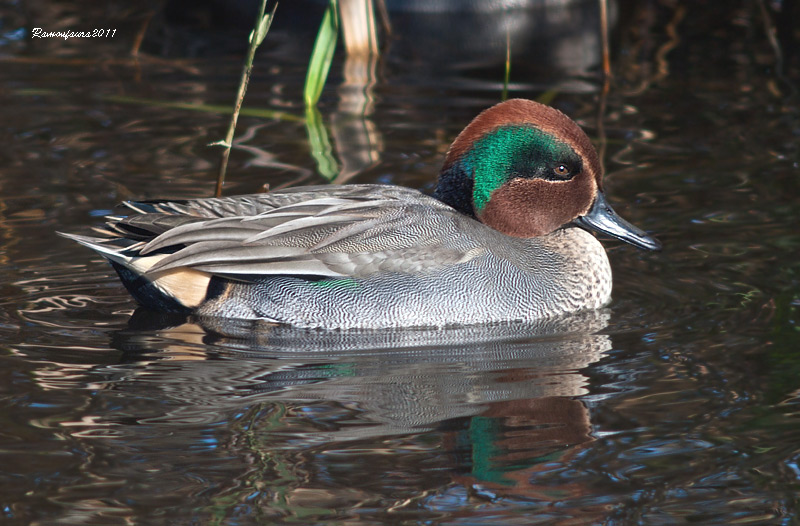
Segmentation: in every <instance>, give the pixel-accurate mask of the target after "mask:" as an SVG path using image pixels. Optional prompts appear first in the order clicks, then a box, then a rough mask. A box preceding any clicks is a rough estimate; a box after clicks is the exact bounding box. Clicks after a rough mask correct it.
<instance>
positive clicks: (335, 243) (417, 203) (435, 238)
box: [109, 185, 484, 280]
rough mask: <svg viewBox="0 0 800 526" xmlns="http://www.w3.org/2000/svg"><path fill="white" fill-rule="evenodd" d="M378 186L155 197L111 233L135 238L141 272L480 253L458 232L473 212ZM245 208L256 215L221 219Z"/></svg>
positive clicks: (356, 265)
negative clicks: (145, 264)
mask: <svg viewBox="0 0 800 526" xmlns="http://www.w3.org/2000/svg"><path fill="white" fill-rule="evenodd" d="M378 188H379V189H381V191H376V187H375V186H369V187H367V186H363V185H362V186H358V185H355V186H343V187H334V188H331V187H324V191H322V192H319V191H308V190H305V191H293V192H276V193H274V194H263V195H258V196H247V197H245V198H238V199H236V200H234V199H227V200H212V199H207V200H199V201H188V202H183V203H177V204H171V203H157V204H155V205H153V204H150V205H149V206H153V208H152V209H150V210H148V209H144V208H140V211H141V212H144V213H142V214H140V215H136V216H131V217H129V218H123V219H119V220H118V221H116V222H113V221H112V222H111V224H110V226H109V232H110V233H115V235H116V236H119V237H125V238H126V239H128V240H130V241H129V242H131V243H133V244H129V245H128V247H127V250H128V253H129V254H130V253H131V252H132V251H135V252H136V256H137V257H141V258H149V259H151V260H152V261H153V262H154V263H153V264H152V266H149V268H147V269H146V271H145V273H146V274H147V275H154V276H155V275H158V274H160V273H165V272H170V271H175V270H178V269H192V270H196V271H201V272H205V273H209V274H213V275H221V276H226V277H232V278H236V279H243V280H247V279H253V277H259V276H270V275H291V276H305V277H313V278H342V277H356V278H358V277H366V276H369V275H371V274H374V273H377V272H405V273H412V272H423V271H429V270H433V269H436V268H442V267H444V266H446V265H452V264H457V263H460V262H465V261H468V260H470V259H472V258H474V257H476V256H478V255H479V254H482V253H483V252H484V250H483V249H482V247H480V246H479V245H478V244H477V243H472V242H470V238H469V236H464V235H462V234H463V231H464V229H465V228H475V225H474V224H470V223H474V220H472V219H470V218H467V217H466V216H463V215H461V214H459V213H458V212H456V211H454V210H453V209H451V208H450V207H447V206H446V205H443V204H442V203H440V202H439V201H437V200H435V199H433V198H430V197H427V196H425V195H423V194H421V193H419V192H416V191H414V190H409V189H403V188H397V187H378ZM387 188H388V190H387ZM138 206H140V207H141V205H138ZM198 210H202V211H203V212H202V213H203V214H208V215H206V216H205V217H204V216H201V215H199V213H198V212H197V211H198ZM246 210H249V211H253V212H258V213H255V214H249V215H234V216H232V217H231V216H229V217H224V216H223V217H218V216H219V215H222V214H223V213H227V212H228V211H232V212H234V213H236V212H242V211H246ZM170 211H171V213H170ZM191 212H194V213H191ZM209 215H210V217H209ZM124 233H127V236H126V235H125V234H124ZM148 234H149V239H148ZM156 255H157V256H159V257H153V256H156Z"/></svg>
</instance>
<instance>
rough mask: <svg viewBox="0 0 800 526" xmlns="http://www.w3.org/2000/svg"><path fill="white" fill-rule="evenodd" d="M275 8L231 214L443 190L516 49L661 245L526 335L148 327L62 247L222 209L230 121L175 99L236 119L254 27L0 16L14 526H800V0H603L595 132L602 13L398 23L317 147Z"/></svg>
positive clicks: (156, 319)
mask: <svg viewBox="0 0 800 526" xmlns="http://www.w3.org/2000/svg"><path fill="white" fill-rule="evenodd" d="M285 4H286V5H281V6H280V7H279V9H278V13H277V17H276V21H275V25H274V27H273V30H272V31H271V33H270V34H269V36H268V37H267V41H266V43H265V49H264V50H263V51H262V52H261V53H260V54H259V56H258V59H257V62H256V68H255V73H254V78H253V80H252V81H251V84H250V88H249V92H248V95H247V99H246V103H245V105H246V107H247V108H248V109H251V110H254V109H261V110H280V111H283V112H286V113H287V114H288V115H289V117H283V118H277V119H276V118H272V117H270V116H268V115H267V116H243V117H242V118H241V120H240V123H239V128H238V134H237V137H238V138H239V143H238V145H237V148H236V149H235V150H234V152H233V156H232V160H231V166H230V171H229V174H230V175H229V179H228V183H227V186H226V188H225V194H226V195H235V194H238V193H251V192H257V191H260V189H261V188H262V185H264V184H265V183H269V184H270V185H271V187H272V188H275V187H278V186H281V185H287V184H288V185H299V184H311V183H315V184H319V183H322V182H324V181H325V178H324V177H322V176H321V175H320V174H321V173H328V174H333V173H338V174H339V176H338V179H337V180H338V181H343V180H350V181H354V182H390V183H396V184H402V185H407V186H412V187H418V188H424V189H431V188H432V187H433V185H434V181H435V176H436V173H437V171H438V169H439V166H440V163H441V160H442V157H443V154H444V151H445V150H446V148H447V146H448V144H449V143H450V141H451V140H452V139H453V138H454V137H455V135H456V134H457V133H458V131H460V129H461V128H462V127H463V126H464V125H465V124H466V123H467V122H468V121H469V120H470V119H471V117H473V116H474V115H475V114H476V113H477V112H478V111H480V110H481V109H483V108H485V107H487V106H489V105H491V104H494V103H495V102H498V101H499V100H500V94H501V90H502V78H503V65H502V63H503V60H504V56H505V34H506V28H511V29H509V33H510V34H512V36H513V42H512V58H513V60H512V68H511V83H512V84H511V95H512V96H521V97H527V98H534V99H540V100H549V101H551V103H552V104H553V105H555V106H556V107H558V108H560V109H562V110H563V111H565V112H567V113H568V114H569V115H571V116H572V117H573V118H575V119H577V120H578V121H579V122H580V123H581V124H582V125H583V126H584V127H585V129H586V130H587V132H588V133H589V135H590V136H591V137H592V138H593V139H594V140H596V141H597V144H598V146H599V147H601V148H603V150H602V152H603V159H604V162H605V165H606V170H607V177H606V187H607V190H608V194H609V195H610V198H611V200H612V202H614V203H615V207H616V209H617V211H618V212H620V214H621V215H623V216H625V217H626V218H627V219H629V220H630V221H631V222H633V223H634V224H636V225H638V226H640V227H642V228H645V229H647V230H649V231H652V232H655V233H657V235H658V237H659V238H660V239H661V240H662V241H663V243H664V245H665V249H664V251H663V252H661V253H658V254H654V253H645V252H642V251H637V250H635V249H633V248H631V247H629V246H622V245H621V244H620V243H617V242H611V241H608V242H605V244H606V246H607V248H608V251H609V255H610V258H611V260H612V266H613V268H614V279H615V281H614V294H613V296H614V300H613V302H612V304H611V305H610V306H609V308H607V309H605V310H603V311H600V312H596V313H588V314H585V315H581V316H577V317H574V318H571V319H566V320H556V321H552V322H548V323H542V324H540V325H538V326H511V327H494V328H464V329H451V330H446V331H425V330H410V331H398V332H383V333H380V334H344V333H332V334H331V333H329V334H320V333H309V332H300V331H293V330H291V329H285V328H284V329H277V330H276V329H268V328H265V327H258V326H255V327H254V326H252V325H248V324H243V323H242V324H237V323H225V324H222V323H220V324H214V323H205V324H200V323H197V320H186V319H177V320H175V319H164V318H163V317H160V316H157V315H155V314H153V313H147V312H143V311H137V312H136V313H135V314H134V310H135V309H136V305H135V303H134V302H133V301H132V300H131V299H130V298H129V297H128V295H127V293H126V292H125V290H124V289H123V288H122V286H121V285H120V284H119V282H118V280H117V279H116V277H115V276H114V275H113V272H112V271H111V269H110V268H109V267H108V266H107V265H106V264H105V263H103V262H102V261H101V260H100V259H99V258H98V257H97V256H95V255H93V254H92V253H90V252H89V251H87V250H86V249H83V248H81V247H79V246H78V245H76V244H74V243H72V242H70V241H68V240H65V239H61V238H59V237H56V235H55V231H57V230H63V231H68V232H76V231H84V229H85V228H87V227H88V226H90V225H97V224H99V223H100V221H101V219H100V218H101V216H102V215H104V214H106V213H108V212H109V211H111V210H112V209H113V207H114V206H115V204H116V203H118V202H119V201H121V200H124V199H129V198H136V199H142V198H155V197H176V198H185V197H201V196H209V195H210V194H211V193H212V192H213V187H214V177H215V176H214V173H215V171H216V166H217V162H218V156H219V152H218V151H217V150H215V149H213V148H209V147H207V146H206V145H207V143H209V142H212V141H214V140H218V139H221V138H222V137H223V136H224V133H225V129H226V126H227V117H226V115H225V114H224V113H217V112H214V111H210V110H208V109H207V110H206V111H192V110H190V109H186V108H181V107H177V106H176V105H175V103H188V104H198V105H199V104H205V105H221V106H223V110H224V111H227V110H226V108H227V107H228V106H229V105H230V104H231V101H232V98H233V95H234V93H235V90H236V85H237V83H238V77H239V72H240V66H241V61H242V57H243V56H244V49H243V46H242V45H241V44H240V43H241V42H242V41H243V40H244V38H245V35H246V33H247V31H248V30H247V29H246V28H247V27H248V25H249V24H250V22H249V20H250V18H251V17H252V15H251V14H250V13H249V12H248V13H247V14H246V15H241V16H242V18H243V19H244V20H245V21H244V23H243V24H244V25H242V24H241V23H240V19H239V15H237V14H236V13H235V12H233V11H231V10H230V9H228V10H225V11H224V12H220V11H218V10H215V9H213V8H207V9H206V8H200V7H198V6H196V5H195V6H194V7H192V8H188V9H186V8H184V10H181V8H180V6H178V7H175V4H174V3H169V5H168V6H167V7H164V3H159V2H141V3H131V2H108V3H99V2H78V1H74V2H44V1H42V2H35V1H30V2H19V1H18V2H10V3H5V4H2V5H1V6H0V523H2V524H13V525H16V524H20V525H21V524H56V523H57V524H103V525H107V524H288V523H293V524H348V525H361V524H387V523H391V524H463V525H468V524H469V525H474V524H492V525H494V524H526V525H527V524H565V525H566V524H569V525H576V524H614V525H617V524H619V525H622V524H683V523H694V524H798V523H800V507H799V506H798V504H799V503H798V498H799V497H798V495H800V465H798V461H799V460H800V414H799V413H798V407H799V406H800V390H799V389H800V333H799V332H798V331H799V330H800V329H798V318H799V315H798V310H799V309H800V258H798V249H800V230H799V229H798V222H799V221H800V203H798V197H800V151H799V150H800V148H799V145H800V109H799V108H798V98H797V94H796V91H794V90H795V88H796V86H797V82H798V74H797V73H798V62H797V57H796V56H792V51H793V48H792V44H793V42H792V38H794V39H795V40H794V42H796V38H797V31H798V27H800V24H798V23H797V21H798V18H797V16H796V13H795V16H794V17H792V15H791V14H790V10H791V9H792V8H793V7H794V4H795V2H791V1H784V2H757V1H744V0H742V1H737V2H710V1H706V2H702V1H701V2H694V1H692V2H681V1H667V0H664V1H651V2H644V1H642V2H636V1H627V2H620V3H612V22H613V27H612V44H613V54H612V66H613V72H614V81H613V83H612V85H611V90H610V92H609V95H608V97H607V99H606V101H605V104H606V106H605V112H604V115H603V121H602V123H603V126H602V127H599V126H598V121H597V114H598V108H599V107H600V104H601V102H600V98H599V93H600V83H599V81H598V78H599V77H598V76H597V72H598V71H599V67H600V66H599V48H598V40H597V6H596V3H595V2H594V1H591V2H576V5H575V9H572V10H566V11H565V10H559V9H549V10H540V11H533V12H532V14H530V13H529V14H528V15H525V16H522V15H520V14H519V13H517V12H515V13H513V14H512V16H506V17H503V16H499V17H497V16H496V15H491V14H486V13H484V14H482V15H481V16H479V17H468V16H462V15H459V16H450V15H448V16H446V17H444V19H442V17H439V18H438V19H437V17H435V16H429V17H424V18H422V19H415V18H413V17H412V16H411V15H410V14H408V13H397V12H395V13H393V14H392V15H391V18H392V22H393V29H394V30H395V33H394V37H393V38H392V39H390V40H389V44H388V47H385V48H384V53H383V57H382V59H381V61H379V62H378V64H377V67H376V73H375V79H376V80H375V82H374V85H372V86H367V87H365V86H364V85H358V84H356V85H353V84H352V83H351V82H350V81H351V80H352V79H349V78H348V77H347V76H346V75H345V74H344V73H343V71H344V70H345V69H346V66H347V64H345V61H344V58H343V57H344V53H343V50H342V49H341V48H340V49H339V50H338V51H337V55H336V57H337V58H336V60H335V62H334V65H333V68H332V70H331V78H330V79H329V83H328V85H327V87H326V90H325V92H324V93H323V97H322V100H321V103H320V106H319V108H320V113H321V116H322V121H323V122H324V124H325V126H326V128H325V129H326V132H327V133H328V134H329V141H330V144H331V151H330V153H327V154H326V152H324V151H322V152H318V153H317V157H316V158H315V157H314V156H313V155H312V154H311V153H310V147H309V136H308V131H307V128H306V125H305V124H304V122H303V118H304V110H303V104H302V86H303V82H304V77H305V69H306V65H307V62H308V56H309V53H310V50H311V45H312V43H313V38H314V34H315V31H316V27H317V24H318V23H319V20H320V18H321V15H322V8H321V7H320V6H319V5H311V6H308V5H305V4H300V3H297V2H285ZM390 4H391V2H390ZM152 12H155V13H156V15H155V16H154V17H153V20H152V22H151V25H150V26H149V28H148V30H147V34H146V36H145V39H144V43H143V46H142V51H141V53H140V55H139V57H138V59H133V58H131V57H130V50H131V48H132V47H133V45H134V40H135V34H136V32H137V31H138V30H139V29H140V28H141V27H142V23H143V21H144V20H145V19H146V18H147V17H148V16H149V15H150V14H151V13H152ZM443 20H444V21H443ZM33 27H42V28H44V29H45V30H48V31H55V30H63V29H72V30H76V31H77V30H84V29H93V28H95V27H97V28H116V29H117V32H116V34H115V36H114V37H113V38H110V39H109V38H106V39H70V40H67V41H65V40H63V39H38V40H37V39H31V38H30V29H31V28H33ZM787 27H788V30H787ZM773 31H774V33H773ZM771 34H774V36H775V38H776V39H777V41H778V43H779V44H780V46H781V48H780V51H781V54H780V55H778V54H776V48H775V47H773V46H772V45H771V44H770V38H769V37H770V35H771ZM498 35H500V36H499V37H498ZM787 35H788V37H787ZM792 83H794V84H792ZM331 160H333V164H331ZM320 163H322V164H320ZM326 163H328V164H326ZM320 166H322V168H321V169H320Z"/></svg>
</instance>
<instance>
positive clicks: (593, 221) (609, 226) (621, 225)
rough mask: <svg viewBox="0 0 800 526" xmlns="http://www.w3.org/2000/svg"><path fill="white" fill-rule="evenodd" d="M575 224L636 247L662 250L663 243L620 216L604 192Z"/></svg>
mask: <svg viewBox="0 0 800 526" xmlns="http://www.w3.org/2000/svg"><path fill="white" fill-rule="evenodd" d="M575 223H576V224H577V225H578V226H580V227H583V228H585V229H586V230H594V231H595V232H600V233H601V234H606V235H609V236H611V237H615V238H617V239H620V240H622V241H625V242H626V243H630V244H631V245H633V246H635V247H639V248H644V249H646V250H661V243H659V241H658V240H657V239H656V238H654V237H652V236H649V235H647V233H646V232H645V231H643V230H641V229H639V228H636V227H635V226H633V225H632V224H630V223H628V222H627V221H625V220H624V219H622V218H621V217H620V216H618V215H617V213H616V212H614V209H613V208H611V205H609V204H608V201H606V197H605V195H603V192H598V193H597V197H596V198H595V200H594V204H593V205H592V208H591V209H589V212H588V213H587V214H586V215H585V216H581V217H579V218H578V219H576V220H575Z"/></svg>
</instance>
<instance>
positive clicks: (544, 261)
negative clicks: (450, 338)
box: [61, 99, 661, 330]
mask: <svg viewBox="0 0 800 526" xmlns="http://www.w3.org/2000/svg"><path fill="white" fill-rule="evenodd" d="M602 175H603V174H602V169H601V164H600V160H599V157H598V155H597V152H596V150H595V148H594V146H593V145H592V142H591V140H590V139H589V138H588V136H587V135H586V133H585V132H584V131H583V130H582V129H581V127H580V126H579V125H578V124H577V123H575V122H574V121H573V120H572V119H570V118H569V117H567V116H566V115H565V114H564V113H562V112H561V111H559V110H557V109H555V108H553V107H550V106H546V105H543V104H540V103H538V102H534V101H531V100H526V99H509V100H506V101H504V102H501V103H499V104H496V105H494V106H492V107H490V108H488V109H485V110H484V111H482V112H481V113H480V114H478V115H477V117H475V118H474V119H473V120H472V122H470V123H469V124H468V125H467V127H466V128H464V130H463V131H462V132H461V133H460V134H459V135H458V136H457V137H456V139H455V140H454V142H453V143H452V145H451V146H450V148H449V149H448V151H447V154H446V156H445V160H444V164H443V166H442V169H441V171H440V173H439V178H438V184H437V186H436V189H435V191H434V192H433V194H432V195H428V194H425V193H423V192H421V191H419V190H416V189H411V188H405V187H401V186H393V185H382V184H349V185H340V186H336V185H328V186H307V187H295V188H288V189H282V190H277V191H271V192H266V193H260V194H253V195H242V196H235V197H219V198H199V199H191V200H154V201H138V202H127V203H124V205H125V207H126V208H127V211H126V213H124V214H118V215H112V216H108V217H107V218H106V224H105V225H104V226H103V227H98V228H96V229H95V230H96V231H97V232H96V233H98V234H99V235H94V236H85V235H77V234H69V233H62V234H61V235H63V236H65V237H67V238H70V239H72V240H74V241H77V242H78V243H80V244H81V245H84V246H86V247H88V248H90V249H92V250H94V251H96V252H97V253H99V254H100V255H101V256H103V257H104V258H105V259H107V260H108V261H109V262H110V263H111V265H112V266H113V268H114V269H115V270H116V272H117V274H118V275H119V277H120V279H121V281H122V283H123V284H124V286H125V287H126V288H127V290H128V291H129V292H130V293H131V295H132V296H133V297H134V298H135V299H136V300H137V301H138V302H139V303H140V304H141V305H142V306H144V307H146V308H149V309H154V310H159V311H167V312H177V313H185V314H191V315H196V316H200V317H221V318H241V319H248V320H263V321H265V322H270V323H274V324H280V325H284V324H285V325H290V326H295V327H301V328H309V329H322V330H326V329H327V330H349V329H383V328H403V327H445V326H458V325H477V324H494V323H509V322H518V321H519V322H525V321H535V320H541V319H545V318H551V317H555V316H559V315H563V314H567V313H574V312H578V311H583V310H588V309H599V308H601V307H604V306H605V305H607V304H608V303H609V302H610V298H611V289H612V276H611V266H610V264H609V260H608V256H607V254H606V251H605V249H604V248H603V245H602V244H601V243H600V241H598V239H597V238H596V237H595V236H594V235H593V234H592V233H590V232H592V231H593V232H595V233H599V234H602V235H606V236H611V237H613V238H616V239H619V240H621V241H624V242H626V243H629V244H631V245H633V246H635V247H638V248H640V249H645V250H660V249H661V244H660V243H659V241H658V240H657V239H655V238H654V237H652V236H651V235H649V234H647V233H646V232H644V231H643V230H641V229H639V228H637V227H635V226H633V225H632V224H630V223H629V222H627V221H625V220H624V219H622V218H621V217H620V216H619V215H617V214H616V213H615V212H614V210H613V208H611V206H610V205H609V203H608V201H607V200H606V197H605V193H604V191H603V184H602Z"/></svg>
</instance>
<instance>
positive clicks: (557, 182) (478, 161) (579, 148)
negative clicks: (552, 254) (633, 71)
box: [434, 99, 661, 250]
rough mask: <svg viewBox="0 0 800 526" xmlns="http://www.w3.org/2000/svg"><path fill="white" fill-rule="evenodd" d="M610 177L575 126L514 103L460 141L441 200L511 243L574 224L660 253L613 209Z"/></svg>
mask: <svg viewBox="0 0 800 526" xmlns="http://www.w3.org/2000/svg"><path fill="white" fill-rule="evenodd" d="M602 176H603V174H602V170H601V168H600V160H599V158H598V156H597V152H596V151H595V149H594V146H592V143H591V141H590V140H589V138H588V137H587V136H586V134H585V133H584V132H583V130H582V129H581V128H580V127H579V126H578V125H577V124H576V123H575V122H574V121H573V120H572V119H570V118H569V117H567V116H566V115H564V114H563V113H561V112H560V111H558V110H556V109H554V108H551V107H549V106H545V105H543V104H539V103H538V102H533V101H530V100H524V99H511V100H507V101H505V102H502V103H500V104H497V105H496V106H492V107H491V108H489V109H487V110H485V111H483V112H482V113H481V114H480V115H478V116H477V117H475V119H474V120H473V121H472V122H471V123H470V124H469V125H468V126H467V127H466V128H465V129H464V131H462V132H461V133H460V134H459V135H458V137H457V138H456V140H455V141H454V142H453V144H452V146H451V147H450V150H449V151H448V152H447V157H446V158H445V163H444V166H443V167H442V172H441V174H440V176H439V185H438V187H437V188H436V192H435V193H434V196H435V197H436V198H438V199H439V200H441V201H443V202H444V203H446V204H448V205H450V206H452V207H453V208H455V209H457V210H459V211H460V212H463V213H465V214H467V215H471V216H473V217H475V218H476V219H478V220H479V221H481V222H483V223H484V224H486V225H488V226H490V227H492V228H494V229H495V230H498V231H500V232H502V233H504V234H507V235H509V236H515V237H537V236H543V235H546V234H549V233H550V232H552V231H554V230H556V229H558V228H560V227H562V226H564V225H567V224H570V223H572V224H575V225H577V226H580V227H583V228H586V229H588V230H594V231H597V232H601V233H604V234H608V235H610V236H613V237H616V238H618V239H621V240H622V241H625V242H628V243H630V244H632V245H634V246H637V247H640V248H645V249H649V250H658V249H660V248H661V244H660V243H659V242H658V241H657V240H656V239H654V238H652V237H650V236H648V235H647V234H646V233H645V232H643V231H642V230H640V229H638V228H636V227H635V226H633V225H631V224H630V223H628V222H627V221H625V220H624V219H622V218H621V217H619V216H618V215H617V214H616V213H615V212H614V210H613V209H612V208H611V207H610V206H609V204H608V202H607V201H606V199H605V196H604V194H603V184H602V183H603V181H602Z"/></svg>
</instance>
